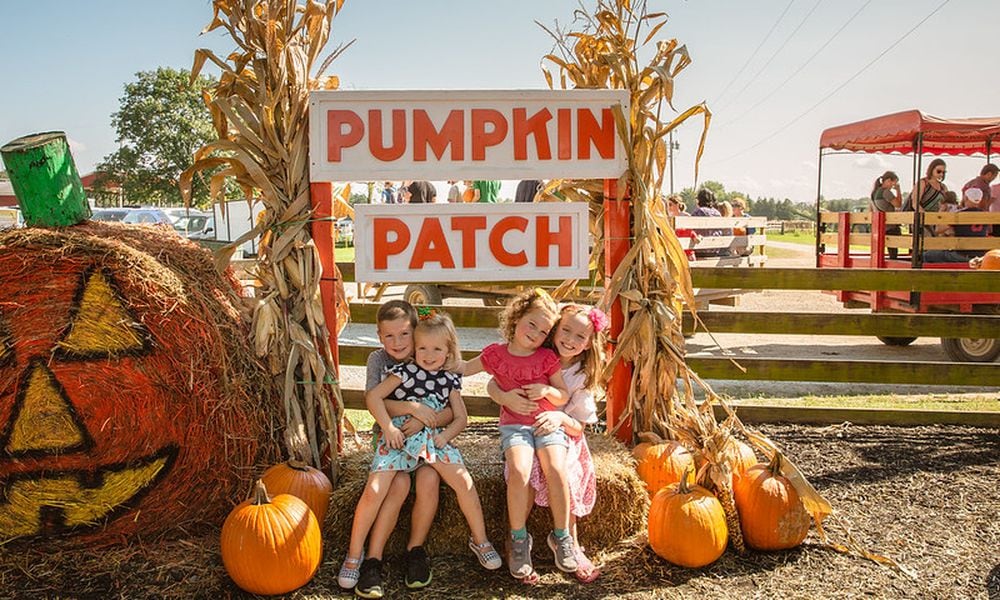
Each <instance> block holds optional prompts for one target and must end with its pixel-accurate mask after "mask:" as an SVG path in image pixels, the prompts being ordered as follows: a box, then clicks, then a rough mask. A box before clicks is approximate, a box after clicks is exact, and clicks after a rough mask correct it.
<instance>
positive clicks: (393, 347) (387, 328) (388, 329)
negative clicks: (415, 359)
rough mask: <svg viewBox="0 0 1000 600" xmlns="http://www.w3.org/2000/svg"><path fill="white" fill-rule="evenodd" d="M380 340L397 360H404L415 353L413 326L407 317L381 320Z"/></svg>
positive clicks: (387, 351) (389, 353)
mask: <svg viewBox="0 0 1000 600" xmlns="http://www.w3.org/2000/svg"><path fill="white" fill-rule="evenodd" d="M377 329H378V341H380V342H382V346H383V347H384V348H385V351H386V353H387V354H388V355H389V356H391V357H392V359H393V360H395V361H404V360H406V359H408V358H410V355H411V354H413V326H412V325H411V324H410V320H409V319H407V318H400V319H390V320H387V321H380V322H379V323H378V326H377Z"/></svg>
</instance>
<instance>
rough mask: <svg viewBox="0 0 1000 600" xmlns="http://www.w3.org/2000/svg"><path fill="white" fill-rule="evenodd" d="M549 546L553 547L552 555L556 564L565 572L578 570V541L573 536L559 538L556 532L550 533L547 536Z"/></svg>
mask: <svg viewBox="0 0 1000 600" xmlns="http://www.w3.org/2000/svg"><path fill="white" fill-rule="evenodd" d="M547 541H548V543H549V548H551V549H552V556H554V557H555V559H556V566H557V567H559V570H560V571H563V572H565V573H574V572H576V567H577V564H576V543H575V542H573V536H571V535H567V536H565V537H561V538H557V537H556V534H555V532H552V533H550V534H549V537H548V538H547Z"/></svg>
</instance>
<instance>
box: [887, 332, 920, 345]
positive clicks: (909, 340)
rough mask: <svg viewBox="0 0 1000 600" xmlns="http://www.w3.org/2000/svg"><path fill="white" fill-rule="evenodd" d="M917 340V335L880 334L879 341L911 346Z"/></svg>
mask: <svg viewBox="0 0 1000 600" xmlns="http://www.w3.org/2000/svg"><path fill="white" fill-rule="evenodd" d="M916 340H917V338H915V337H891V336H885V335H880V336H878V341H880V342H882V343H883V344H885V345H886V346H909V345H910V344H912V343H913V342H915V341H916Z"/></svg>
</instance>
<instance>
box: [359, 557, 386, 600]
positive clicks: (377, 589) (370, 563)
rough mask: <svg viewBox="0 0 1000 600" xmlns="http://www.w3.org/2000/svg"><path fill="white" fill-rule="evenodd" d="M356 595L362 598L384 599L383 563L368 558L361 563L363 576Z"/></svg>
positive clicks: (360, 578)
mask: <svg viewBox="0 0 1000 600" xmlns="http://www.w3.org/2000/svg"><path fill="white" fill-rule="evenodd" d="M354 593H355V594H357V595H358V596H360V597H362V598H381V597H382V561H381V560H379V559H377V558H366V559H365V562H363V563H361V576H360V577H359V578H358V585H356V586H355V587H354Z"/></svg>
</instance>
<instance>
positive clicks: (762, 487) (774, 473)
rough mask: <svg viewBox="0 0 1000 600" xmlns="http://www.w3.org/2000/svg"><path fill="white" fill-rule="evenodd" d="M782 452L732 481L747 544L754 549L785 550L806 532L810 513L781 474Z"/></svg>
mask: <svg viewBox="0 0 1000 600" xmlns="http://www.w3.org/2000/svg"><path fill="white" fill-rule="evenodd" d="M782 460H783V457H782V456H781V453H779V452H775V453H774V458H773V459H772V460H771V463H770V464H764V463H760V464H758V465H756V466H754V467H751V468H750V469H749V470H747V472H746V473H745V474H744V475H743V477H740V479H739V480H738V481H735V482H734V485H733V494H734V495H735V498H736V510H737V512H739V514H740V526H741V527H742V529H743V538H744V539H745V540H746V543H747V545H749V546H750V547H751V548H755V549H757V550H786V549H788V548H794V547H796V546H798V545H799V544H801V543H802V540H804V539H805V538H806V535H807V534H808V533H809V526H810V520H809V513H808V512H806V509H805V506H803V505H802V501H801V500H800V499H799V494H798V492H796V491H795V488H794V487H793V486H792V484H791V482H790V481H789V480H788V479H787V478H786V477H784V476H783V475H781V461H782Z"/></svg>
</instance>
